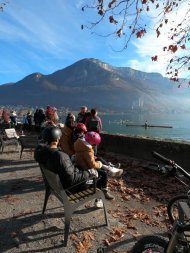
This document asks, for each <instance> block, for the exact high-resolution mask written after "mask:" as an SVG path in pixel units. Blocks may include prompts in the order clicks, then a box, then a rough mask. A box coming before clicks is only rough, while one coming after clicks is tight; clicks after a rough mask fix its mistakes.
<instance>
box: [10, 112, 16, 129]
mask: <svg viewBox="0 0 190 253" xmlns="http://www.w3.org/2000/svg"><path fill="white" fill-rule="evenodd" d="M10 120H11V122H10V125H11V128H15V126H16V125H17V115H16V112H15V111H12V112H11V115H10Z"/></svg>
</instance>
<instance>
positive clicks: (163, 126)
mask: <svg viewBox="0 0 190 253" xmlns="http://www.w3.org/2000/svg"><path fill="white" fill-rule="evenodd" d="M126 126H127V127H144V128H148V127H160V128H173V126H167V125H149V124H143V125H140V124H139V125H138V124H126Z"/></svg>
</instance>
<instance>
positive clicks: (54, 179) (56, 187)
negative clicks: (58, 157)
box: [40, 164, 67, 202]
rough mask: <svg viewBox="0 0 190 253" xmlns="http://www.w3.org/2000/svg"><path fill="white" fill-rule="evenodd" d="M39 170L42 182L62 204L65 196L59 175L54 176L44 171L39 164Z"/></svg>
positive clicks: (50, 172) (48, 171)
mask: <svg viewBox="0 0 190 253" xmlns="http://www.w3.org/2000/svg"><path fill="white" fill-rule="evenodd" d="M40 169H41V172H42V175H43V178H44V182H45V184H46V187H50V188H51V190H52V191H53V192H54V194H55V195H56V196H57V197H58V198H59V199H60V200H61V201H62V202H63V199H64V201H65V198H66V199H67V195H66V193H65V190H64V189H63V186H62V184H61V181H60V178H59V175H57V174H55V173H54V172H52V171H50V170H48V169H46V168H45V167H44V166H43V165H41V164H40Z"/></svg>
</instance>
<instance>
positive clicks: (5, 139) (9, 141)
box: [0, 128, 19, 153]
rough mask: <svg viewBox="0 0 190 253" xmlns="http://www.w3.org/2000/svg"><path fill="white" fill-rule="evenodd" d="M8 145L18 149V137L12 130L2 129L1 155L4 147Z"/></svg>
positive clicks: (0, 140)
mask: <svg viewBox="0 0 190 253" xmlns="http://www.w3.org/2000/svg"><path fill="white" fill-rule="evenodd" d="M8 145H16V147H17V149H18V147H19V136H18V135H17V133H16V131H15V129H14V128H9V129H4V130H3V132H2V133H1V134H0V151H1V153H3V151H4V147H5V146H8Z"/></svg>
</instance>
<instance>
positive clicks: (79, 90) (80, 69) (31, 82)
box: [0, 59, 189, 112]
mask: <svg viewBox="0 0 190 253" xmlns="http://www.w3.org/2000/svg"><path fill="white" fill-rule="evenodd" d="M188 93H189V91H188V90H180V89H177V86H176V84H175V83H173V82H171V81H170V80H168V79H167V78H164V77H163V76H162V75H160V74H158V73H145V72H141V71H137V70H134V69H131V68H128V67H114V66H111V65H109V64H106V63H103V62H101V61H99V60H96V59H83V60H80V61H78V62H76V63H74V64H73V65H71V66H68V67H66V68H64V69H61V70H58V71H56V72H54V73H52V74H49V75H43V74H41V73H33V74H31V75H28V76H26V77H25V78H24V79H22V80H20V81H18V82H16V83H9V84H4V85H1V86H0V104H2V105H7V104H11V105H18V104H20V105H29V106H46V105H47V104H52V105H54V106H57V107H69V108H72V109H78V108H79V107H80V106H81V105H87V106H88V107H97V108H98V109H99V110H106V111H113V110H114V111H123V112H127V111H131V110H133V111H135V112H138V111H142V110H149V111H171V110H176V109H181V110H186V105H187V102H189V99H188V98H189V94H188Z"/></svg>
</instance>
